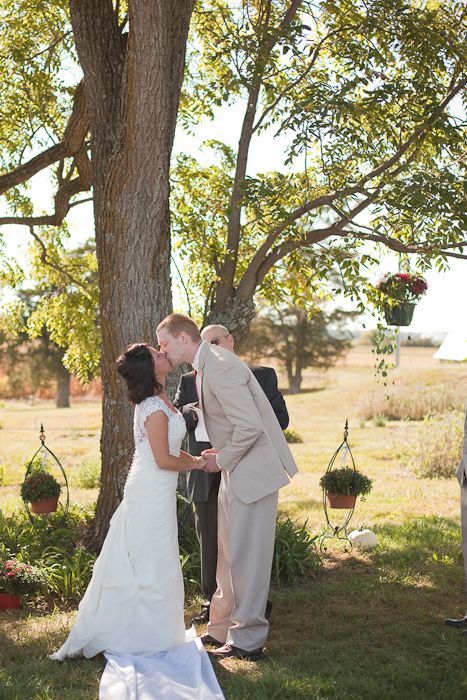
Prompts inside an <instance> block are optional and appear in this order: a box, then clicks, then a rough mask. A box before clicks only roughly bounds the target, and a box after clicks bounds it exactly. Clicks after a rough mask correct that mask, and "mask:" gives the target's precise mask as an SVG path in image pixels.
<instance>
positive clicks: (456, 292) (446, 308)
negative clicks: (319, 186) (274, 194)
mask: <svg viewBox="0 0 467 700" xmlns="http://www.w3.org/2000/svg"><path fill="white" fill-rule="evenodd" d="M242 117H243V114H242V109H241V107H240V106H231V107H227V108H223V109H221V110H219V112H218V114H217V117H216V119H215V120H214V121H213V122H209V123H204V124H201V125H200V126H199V127H198V128H197V130H196V133H195V134H194V135H188V134H186V133H184V132H183V131H182V130H181V129H178V130H177V133H176V137H175V146H174V154H176V153H178V152H185V153H189V154H191V155H194V156H195V157H196V158H197V159H198V160H200V162H202V163H203V164H204V165H207V164H208V163H209V162H210V160H211V159H212V158H213V157H214V156H213V155H212V151H210V150H209V149H206V148H205V149H203V147H202V143H203V141H205V140H208V139H217V140H219V141H223V142H227V143H229V144H230V145H231V146H234V147H235V146H236V142H237V140H238V136H239V131H240V126H241V120H242ZM285 147H286V139H285V137H277V138H273V136H272V134H270V133H264V134H262V135H260V136H258V137H256V140H254V141H253V142H252V146H251V150H250V157H249V166H248V174H250V175H254V174H256V173H260V172H267V171H270V170H283V169H284V165H283V160H284V151H285ZM299 167H300V166H299ZM31 194H32V197H33V200H34V202H35V205H36V206H37V208H38V211H39V210H44V211H49V210H51V206H52V205H51V204H50V205H49V204H48V202H50V201H51V196H52V189H51V187H50V185H49V181H48V175H47V174H46V173H45V172H43V173H39V174H38V175H36V176H35V177H34V178H33V180H32V181H31ZM85 196H86V195H85V194H83V198H84V197H85ZM44 202H45V204H44ZM67 222H68V224H69V228H70V231H71V234H72V239H71V242H70V246H76V245H78V244H79V243H81V242H83V241H85V240H86V239H87V238H89V237H91V236H92V234H93V215H92V204H91V203H87V204H83V205H80V206H79V207H74V208H72V209H71V210H70V212H69V214H68V217H67ZM3 234H4V239H5V243H6V248H7V252H8V253H9V254H10V255H12V256H15V257H17V258H18V259H24V253H25V250H26V247H27V245H28V243H29V240H30V235H29V232H28V229H27V228H26V227H24V226H4V227H3ZM449 266H450V270H449V271H447V272H438V271H437V270H431V271H428V272H427V273H426V275H425V277H426V279H427V282H428V291H427V293H426V295H425V296H424V297H422V298H421V300H420V301H419V303H418V304H417V307H416V309H415V313H414V318H413V321H412V325H411V326H410V330H411V331H412V332H414V333H415V332H416V333H423V334H427V335H431V334H443V333H446V332H447V331H449V330H451V329H456V328H459V326H460V325H463V326H464V327H465V328H467V317H466V314H465V311H464V307H463V305H464V303H465V301H464V300H466V299H467V260H456V259H451V262H450V263H449ZM397 269H398V259H397V256H396V255H395V254H393V253H388V254H387V255H385V256H383V257H382V260H381V265H380V266H379V267H378V268H377V269H376V268H372V269H371V271H370V272H369V274H368V278H369V280H370V281H372V282H375V283H376V282H377V280H378V279H379V278H380V277H381V276H382V275H383V274H384V273H385V272H397ZM174 276H175V274H174ZM176 286H177V285H174V305H175V306H176V307H177V310H179V311H185V312H186V311H187V309H186V307H185V306H184V301H183V297H182V296H179V295H178V292H177V289H176ZM346 308H348V307H346ZM363 324H365V327H366V328H367V329H368V328H374V327H375V326H376V321H375V320H374V318H373V317H372V316H371V315H370V314H369V315H368V316H366V317H365V316H362V317H359V320H358V321H356V322H355V324H354V327H355V328H356V329H358V328H361V327H362V325H363Z"/></svg>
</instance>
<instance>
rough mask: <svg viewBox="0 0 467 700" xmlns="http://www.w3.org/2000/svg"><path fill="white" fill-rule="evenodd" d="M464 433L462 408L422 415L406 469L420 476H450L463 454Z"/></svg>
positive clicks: (430, 477)
mask: <svg viewBox="0 0 467 700" xmlns="http://www.w3.org/2000/svg"><path fill="white" fill-rule="evenodd" d="M463 434H464V414H463V413H462V412H461V411H450V412H448V413H443V414H441V415H438V416H433V417H431V418H430V417H428V418H425V420H424V421H423V423H422V425H421V427H420V429H419V431H418V435H417V441H416V443H415V444H414V445H413V447H412V449H411V450H410V451H409V453H408V463H409V468H410V469H411V470H412V471H413V472H414V473H415V474H416V475H417V476H419V477H420V478H427V479H442V478H444V479H449V478H450V477H451V476H453V474H454V471H455V469H456V467H457V465H458V464H459V461H460V459H461V457H462V449H463Z"/></svg>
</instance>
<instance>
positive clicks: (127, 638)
mask: <svg viewBox="0 0 467 700" xmlns="http://www.w3.org/2000/svg"><path fill="white" fill-rule="evenodd" d="M117 370H118V372H119V373H120V374H121V376H122V377H123V378H124V379H125V381H126V384H127V389H128V397H129V399H130V401H131V402H132V403H133V404H135V411H134V440H135V455H134V458H133V462H132V465H131V469H130V471H129V474H128V478H127V481H126V484H125V490H124V495H123V500H122V502H121V503H120V505H119V507H118V508H117V510H116V511H115V513H114V515H113V517H112V519H111V521H110V528H109V532H108V534H107V537H106V539H105V541H104V544H103V547H102V550H101V553H100V555H99V557H98V558H97V560H96V563H95V565H94V569H93V574H92V578H91V581H90V583H89V586H88V588H87V590H86V593H85V595H84V597H83V599H82V601H81V603H80V605H79V608H78V615H77V618H76V621H75V624H74V626H73V628H72V630H71V632H70V634H69V636H68V639H67V640H66V641H65V643H64V644H63V645H62V647H61V648H60V649H59V650H58V651H57V652H55V653H54V654H52V655H51V656H50V658H51V659H53V660H54V661H63V660H64V659H65V658H67V657H75V656H85V657H88V658H89V657H91V656H95V655H96V654H99V653H100V652H106V656H107V658H108V659H109V658H110V656H109V655H116V657H115V658H118V656H121V655H138V656H145V657H147V656H150V655H154V654H156V653H157V652H167V651H169V650H172V649H176V648H177V647H179V646H180V645H184V643H185V642H186V641H189V640H190V639H192V637H190V634H189V632H186V631H185V625H184V619H183V604H184V590H183V578H182V571H181V566H180V558H179V549H178V532H177V510H176V505H177V504H176V487H177V478H178V472H180V471H188V470H191V469H203V468H204V466H205V464H206V460H205V459H204V458H203V457H192V456H191V455H189V454H188V453H186V452H183V451H182V450H180V446H181V442H182V439H183V437H184V435H185V421H184V419H183V417H182V415H181V414H180V413H179V412H178V411H177V410H176V409H175V408H174V407H173V406H172V404H171V403H170V401H169V399H168V398H167V396H166V394H165V389H164V386H165V379H166V377H167V374H168V373H169V372H170V371H171V370H172V366H171V365H170V362H169V361H168V359H167V358H166V356H165V354H164V353H160V352H157V351H156V350H154V348H152V347H150V346H149V345H147V344H144V343H140V344H135V345H130V346H129V347H128V348H127V349H126V350H125V352H124V353H123V354H122V355H121V356H120V357H119V358H118V359H117ZM184 646H186V645H184ZM198 649H199V654H204V655H205V654H206V652H204V650H203V649H202V647H201V645H198ZM184 653H185V652H184ZM205 662H207V663H208V664H209V661H208V660H207V658H206V659H204V660H203V663H204V664H205ZM125 663H126V662H125ZM211 672H212V669H211ZM212 675H213V674H212ZM211 680H212V679H211ZM101 688H102V684H101ZM217 691H218V692H219V693H220V694H218V693H217V692H215V694H214V695H212V697H223V696H222V693H221V692H220V688H219V686H218V685H217ZM199 697H204V695H202V696H201V695H200V696H199ZM206 697H208V696H207V695H206Z"/></svg>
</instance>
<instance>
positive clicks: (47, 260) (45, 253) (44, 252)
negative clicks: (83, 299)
mask: <svg viewBox="0 0 467 700" xmlns="http://www.w3.org/2000/svg"><path fill="white" fill-rule="evenodd" d="M29 232H30V234H31V236H32V237H33V238H34V240H35V241H36V243H38V244H39V246H40V248H41V250H42V252H41V262H42V263H43V264H44V265H47V266H48V267H51V268H52V269H53V270H55V271H56V272H59V273H60V274H63V275H65V277H68V279H69V280H70V282H73V284H76V285H77V286H78V287H81V289H84V290H85V291H86V286H85V285H84V284H83V283H82V282H80V281H79V280H77V279H76V278H75V277H73V275H71V274H70V273H69V272H68V270H66V269H65V268H64V267H61V266H60V265H57V263H54V262H53V260H50V258H49V254H48V251H47V247H46V245H45V243H44V241H43V240H42V239H41V238H39V236H38V235H37V233H35V231H34V227H33V226H29Z"/></svg>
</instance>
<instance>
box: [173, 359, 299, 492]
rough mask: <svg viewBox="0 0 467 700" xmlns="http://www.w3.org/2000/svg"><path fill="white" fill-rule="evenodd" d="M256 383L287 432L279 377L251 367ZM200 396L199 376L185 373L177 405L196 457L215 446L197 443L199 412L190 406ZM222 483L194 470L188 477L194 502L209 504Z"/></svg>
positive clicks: (265, 370)
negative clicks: (211, 494) (212, 492)
mask: <svg viewBox="0 0 467 700" xmlns="http://www.w3.org/2000/svg"><path fill="white" fill-rule="evenodd" d="M250 369H251V371H252V372H253V374H254V376H255V377H256V380H257V382H258V384H259V385H260V387H261V388H262V390H263V391H264V393H265V394H266V396H267V398H268V399H269V401H270V403H271V406H272V409H273V411H274V413H275V414H276V418H277V420H278V421H279V425H280V426H281V428H282V430H285V428H287V426H288V424H289V414H288V412H287V406H286V405H285V401H284V397H283V396H282V394H281V392H280V391H279V389H278V387H277V375H276V372H275V371H274V370H273V369H272V367H255V366H251V365H250ZM197 402H198V394H197V392H196V382H195V373H194V371H192V372H187V373H186V374H182V376H181V378H180V382H179V385H178V388H177V393H176V394H175V398H174V406H176V407H177V408H178V409H179V410H180V411H181V412H182V415H183V417H184V419H185V423H186V428H187V431H188V452H189V453H190V454H192V455H200V454H201V452H202V451H203V450H206V449H208V448H209V447H211V445H210V443H209V442H197V441H196V438H195V428H196V413H195V412H194V411H193V410H192V409H191V408H190V407H189V406H186V404H190V403H197ZM216 481H219V474H218V473H215V474H209V473H208V472H203V471H201V470H198V469H194V470H193V471H191V472H188V474H187V485H188V496H189V498H191V500H192V501H207V499H208V495H209V491H210V489H211V486H212V484H213V483H214V482H216Z"/></svg>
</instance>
